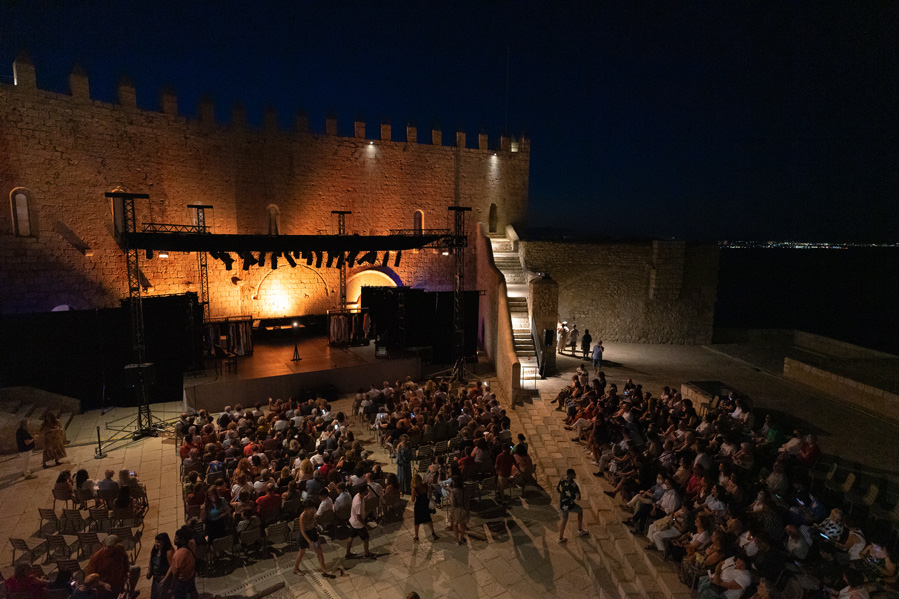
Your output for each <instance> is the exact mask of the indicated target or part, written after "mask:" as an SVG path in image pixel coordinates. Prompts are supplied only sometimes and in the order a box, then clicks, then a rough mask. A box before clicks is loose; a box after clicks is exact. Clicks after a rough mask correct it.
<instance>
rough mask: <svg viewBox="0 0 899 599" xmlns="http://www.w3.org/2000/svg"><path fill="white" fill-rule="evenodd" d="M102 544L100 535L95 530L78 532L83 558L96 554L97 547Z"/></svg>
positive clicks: (79, 547)
mask: <svg viewBox="0 0 899 599" xmlns="http://www.w3.org/2000/svg"><path fill="white" fill-rule="evenodd" d="M101 546H102V543H101V542H100V537H99V536H98V535H97V533H95V532H79V533H78V549H79V551H80V555H81V559H86V558H89V557H90V556H92V555H93V554H94V550H95V549H99V548H100V547H101Z"/></svg>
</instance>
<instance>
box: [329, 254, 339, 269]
mask: <svg viewBox="0 0 899 599" xmlns="http://www.w3.org/2000/svg"><path fill="white" fill-rule="evenodd" d="M336 259H337V255H336V254H335V253H334V252H328V264H327V267H328V268H331V267H333V266H334V260H336Z"/></svg>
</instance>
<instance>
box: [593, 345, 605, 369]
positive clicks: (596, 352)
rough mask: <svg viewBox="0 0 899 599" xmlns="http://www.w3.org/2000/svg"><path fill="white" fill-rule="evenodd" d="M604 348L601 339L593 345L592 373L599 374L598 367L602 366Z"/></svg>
mask: <svg viewBox="0 0 899 599" xmlns="http://www.w3.org/2000/svg"><path fill="white" fill-rule="evenodd" d="M605 349H606V348H604V347H603V346H602V339H600V340H599V341H597V342H596V345H594V346H593V374H599V370H600V368H602V352H604V351H605Z"/></svg>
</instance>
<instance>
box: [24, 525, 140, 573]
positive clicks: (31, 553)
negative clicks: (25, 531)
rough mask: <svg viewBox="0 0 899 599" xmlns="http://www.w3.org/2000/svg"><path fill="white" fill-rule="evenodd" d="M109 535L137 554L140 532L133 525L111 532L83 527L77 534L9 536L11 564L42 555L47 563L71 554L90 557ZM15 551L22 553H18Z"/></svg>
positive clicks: (117, 528)
mask: <svg viewBox="0 0 899 599" xmlns="http://www.w3.org/2000/svg"><path fill="white" fill-rule="evenodd" d="M108 535H116V536H117V537H118V538H119V540H120V541H121V542H122V545H124V547H125V549H127V550H130V551H131V558H132V561H133V560H134V559H135V558H136V557H137V553H138V551H139V548H140V545H141V541H140V539H141V533H140V532H139V531H138V532H135V531H134V530H133V529H132V528H131V527H130V526H118V527H113V528H110V529H109V532H108V533H99V532H96V531H80V532H77V533H76V534H75V535H74V537H73V536H72V535H66V534H62V533H58V532H57V533H52V534H47V535H46V536H45V537H44V538H43V539H35V538H31V539H23V538H10V539H9V542H10V544H11V545H12V548H13V559H12V564H13V565H15V564H16V563H18V562H27V563H29V564H34V562H36V561H37V560H39V559H40V558H41V557H44V563H45V564H47V563H50V562H58V561H59V560H70V559H72V556H73V555H75V556H76V561H77V560H79V559H82V560H83V559H88V558H89V557H90V556H91V555H93V553H94V551H96V550H97V549H98V548H99V547H100V546H101V545H102V543H103V539H105V538H106V537H107V536H108ZM16 552H19V555H18V556H16Z"/></svg>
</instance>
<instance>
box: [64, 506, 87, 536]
mask: <svg viewBox="0 0 899 599" xmlns="http://www.w3.org/2000/svg"><path fill="white" fill-rule="evenodd" d="M86 527H87V522H86V521H85V519H84V516H82V515H81V510H63V511H62V532H63V533H66V532H71V533H72V534H77V533H79V532H81V531H82V530H84V529H85V528H86Z"/></svg>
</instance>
